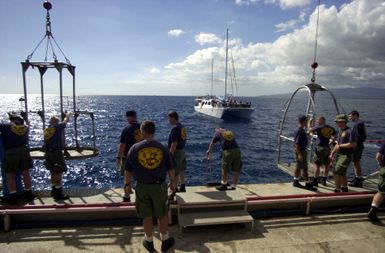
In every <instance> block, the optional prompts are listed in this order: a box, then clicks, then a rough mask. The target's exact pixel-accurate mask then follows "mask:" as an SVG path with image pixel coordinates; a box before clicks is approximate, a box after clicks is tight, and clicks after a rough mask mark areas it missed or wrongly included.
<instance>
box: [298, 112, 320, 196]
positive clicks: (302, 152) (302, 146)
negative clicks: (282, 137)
mask: <svg viewBox="0 0 385 253" xmlns="http://www.w3.org/2000/svg"><path fill="white" fill-rule="evenodd" d="M306 125H307V117H306V116H305V115H300V116H299V117H298V127H297V129H296V130H295V132H294V147H295V161H296V168H295V171H294V180H293V186H294V187H302V185H301V184H300V183H299V176H300V174H301V172H302V178H303V180H305V188H306V189H308V190H311V191H315V190H317V189H316V188H314V187H313V185H312V183H311V182H310V181H309V176H308V162H307V145H308V143H309V141H308V137H307V133H306V131H305V127H306Z"/></svg>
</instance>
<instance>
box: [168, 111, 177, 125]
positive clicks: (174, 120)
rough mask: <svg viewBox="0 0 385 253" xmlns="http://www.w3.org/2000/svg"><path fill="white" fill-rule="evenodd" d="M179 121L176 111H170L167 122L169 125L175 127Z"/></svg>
mask: <svg viewBox="0 0 385 253" xmlns="http://www.w3.org/2000/svg"><path fill="white" fill-rule="evenodd" d="M178 121H179V115H178V113H177V112H176V111H170V112H169V113H168V122H169V123H170V124H171V125H175V124H176V123H178Z"/></svg>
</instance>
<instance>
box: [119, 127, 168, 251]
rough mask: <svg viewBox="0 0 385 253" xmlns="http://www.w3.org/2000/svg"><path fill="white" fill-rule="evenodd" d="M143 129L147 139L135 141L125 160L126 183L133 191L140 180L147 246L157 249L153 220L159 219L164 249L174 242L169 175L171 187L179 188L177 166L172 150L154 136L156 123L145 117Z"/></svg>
mask: <svg viewBox="0 0 385 253" xmlns="http://www.w3.org/2000/svg"><path fill="white" fill-rule="evenodd" d="M140 130H141V133H142V136H143V138H144V140H143V141H141V142H138V143H136V144H134V145H133V146H132V147H131V148H130V150H129V151H128V153H127V157H126V162H125V171H126V173H125V175H124V180H125V186H126V189H127V190H128V191H129V192H131V179H132V177H133V176H134V177H135V180H136V187H135V206H136V211H137V213H138V216H139V217H140V218H143V227H144V233H145V236H144V239H143V241H142V244H143V246H144V247H145V248H146V249H147V250H148V251H149V252H154V250H155V249H154V243H153V237H152V234H153V220H152V217H156V218H157V219H158V226H159V231H160V239H161V240H162V248H161V250H162V252H166V251H167V250H168V249H169V248H171V247H172V246H173V245H174V238H172V237H169V233H168V208H169V205H168V196H167V184H166V175H167V174H168V176H169V178H170V188H171V191H173V192H174V191H175V170H174V168H173V162H172V158H171V155H170V152H169V151H168V149H167V148H166V147H164V146H163V145H162V144H161V143H160V142H158V141H157V140H155V139H154V134H155V124H154V122H152V121H143V122H142V124H141V126H140Z"/></svg>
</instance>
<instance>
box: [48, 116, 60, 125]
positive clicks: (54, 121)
mask: <svg viewBox="0 0 385 253" xmlns="http://www.w3.org/2000/svg"><path fill="white" fill-rule="evenodd" d="M49 124H50V125H51V126H56V125H57V124H59V118H58V117H56V116H52V117H51V118H50V120H49Z"/></svg>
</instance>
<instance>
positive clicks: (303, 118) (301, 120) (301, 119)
mask: <svg viewBox="0 0 385 253" xmlns="http://www.w3.org/2000/svg"><path fill="white" fill-rule="evenodd" d="M298 124H299V125H300V126H301V127H305V126H306V124H307V117H306V116H305V115H299V116H298Z"/></svg>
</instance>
